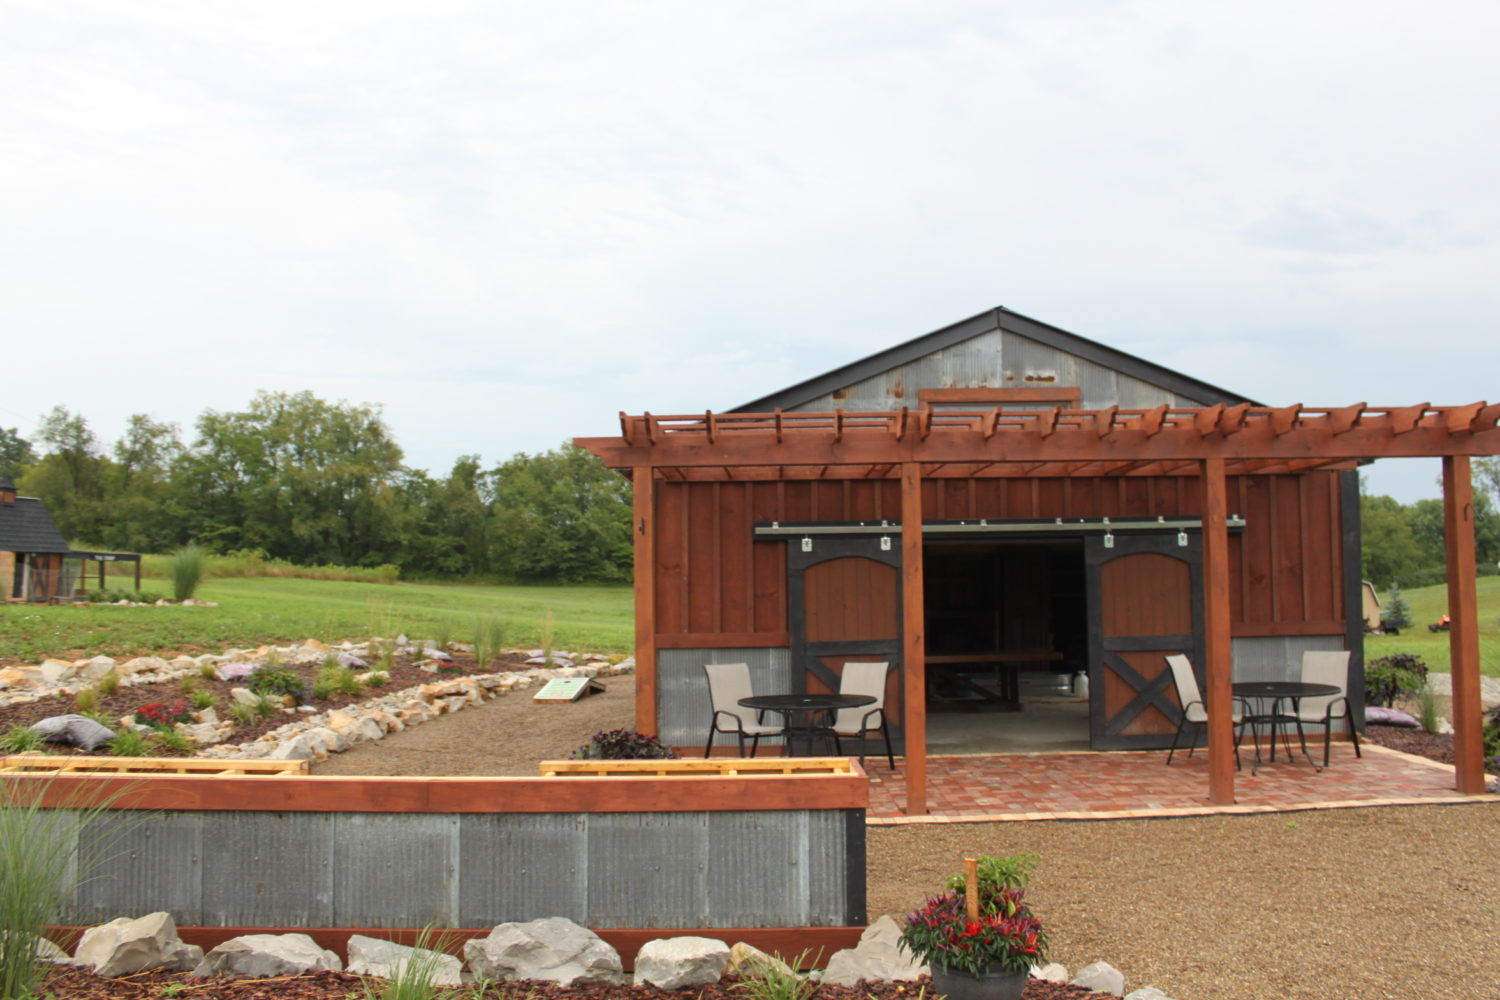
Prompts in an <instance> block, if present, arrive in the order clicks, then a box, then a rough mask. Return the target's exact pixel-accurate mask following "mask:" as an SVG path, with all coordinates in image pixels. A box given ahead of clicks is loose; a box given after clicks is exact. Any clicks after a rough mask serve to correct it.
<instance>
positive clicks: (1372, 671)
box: [1365, 653, 1427, 708]
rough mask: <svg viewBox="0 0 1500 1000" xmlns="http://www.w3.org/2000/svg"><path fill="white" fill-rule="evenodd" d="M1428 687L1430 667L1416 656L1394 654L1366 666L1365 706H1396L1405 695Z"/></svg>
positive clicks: (1372, 661) (1411, 654)
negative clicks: (1423, 686)
mask: <svg viewBox="0 0 1500 1000" xmlns="http://www.w3.org/2000/svg"><path fill="white" fill-rule="evenodd" d="M1425 683H1427V664H1426V663H1424V662H1423V661H1422V658H1421V657H1420V656H1417V655H1416V654H1414V653H1393V654H1391V655H1390V656H1382V657H1381V658H1380V659H1378V660H1371V661H1370V662H1369V663H1366V664H1365V704H1366V705H1384V706H1386V707H1387V708H1389V707H1390V706H1392V705H1394V704H1395V703H1396V699H1397V698H1398V697H1400V696H1401V695H1410V694H1415V693H1417V692H1418V691H1420V690H1421V689H1422V685H1423V684H1425Z"/></svg>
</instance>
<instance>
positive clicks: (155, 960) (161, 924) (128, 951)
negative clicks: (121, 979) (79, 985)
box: [73, 912, 203, 979]
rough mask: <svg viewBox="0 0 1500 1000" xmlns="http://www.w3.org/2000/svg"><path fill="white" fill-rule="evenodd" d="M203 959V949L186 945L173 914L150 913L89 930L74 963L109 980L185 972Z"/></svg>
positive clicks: (123, 918) (85, 933)
mask: <svg viewBox="0 0 1500 1000" xmlns="http://www.w3.org/2000/svg"><path fill="white" fill-rule="evenodd" d="M202 959H203V949H202V948H199V947H198V946H197V945H191V944H183V943H182V942H181V941H180V940H178V938H177V925H176V924H174V923H173V922H172V917H171V914H168V913H165V912H158V913H150V914H147V915H146V916H144V917H137V918H136V919H134V920H132V919H131V918H129V917H118V918H116V919H114V920H111V921H110V922H109V923H107V924H101V925H99V926H98V927H90V928H89V929H88V930H86V931H84V932H83V937H82V938H80V939H79V941H78V950H77V951H75V952H74V953H73V961H74V962H75V963H76V964H78V965H83V966H87V967H88V968H90V969H93V970H94V972H95V973H96V974H97V975H100V976H105V977H107V978H111V979H112V978H115V977H116V976H128V975H130V974H131V973H133V972H141V971H143V970H145V969H169V970H172V971H175V972H185V971H187V970H188V969H191V968H193V967H195V966H196V965H197V964H198V963H199V962H200V961H202Z"/></svg>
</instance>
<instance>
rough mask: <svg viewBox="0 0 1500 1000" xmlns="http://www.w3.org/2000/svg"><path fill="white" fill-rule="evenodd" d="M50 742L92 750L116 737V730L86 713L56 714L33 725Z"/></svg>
mask: <svg viewBox="0 0 1500 1000" xmlns="http://www.w3.org/2000/svg"><path fill="white" fill-rule="evenodd" d="M31 731H32V732H34V733H41V734H42V738H43V739H45V740H46V741H47V742H48V743H64V744H66V745H68V746H70V747H78V748H79V749H80V750H92V749H94V748H95V747H96V746H98V745H99V744H101V743H108V742H109V741H110V740H112V739H114V738H115V734H114V731H113V730H111V729H110V728H109V727H108V726H101V725H100V724H99V723H97V722H95V721H94V720H93V719H90V718H89V717H88V716H86V715H54V716H52V717H51V718H50V719H43V720H42V721H40V722H37V723H34V724H33V725H32V726H31Z"/></svg>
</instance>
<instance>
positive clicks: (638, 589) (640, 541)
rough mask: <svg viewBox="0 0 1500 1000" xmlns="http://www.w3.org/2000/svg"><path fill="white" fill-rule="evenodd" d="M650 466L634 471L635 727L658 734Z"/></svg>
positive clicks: (653, 513) (653, 500) (653, 510)
mask: <svg viewBox="0 0 1500 1000" xmlns="http://www.w3.org/2000/svg"><path fill="white" fill-rule="evenodd" d="M653 471H654V470H653V469H652V468H651V466H649V465H637V466H636V467H635V468H634V469H633V470H631V476H630V484H631V495H632V497H633V506H634V516H633V517H632V518H631V528H632V534H633V535H634V536H635V550H634V554H635V567H634V568H635V573H634V576H635V729H636V732H638V733H643V734H645V735H646V736H655V735H656V497H655V488H654V487H655V482H656V480H655V478H654V476H653Z"/></svg>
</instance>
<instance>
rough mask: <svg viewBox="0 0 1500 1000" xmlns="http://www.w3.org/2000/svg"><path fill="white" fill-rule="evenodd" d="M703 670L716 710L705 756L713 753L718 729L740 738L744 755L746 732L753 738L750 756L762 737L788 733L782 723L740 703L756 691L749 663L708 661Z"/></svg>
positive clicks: (704, 751) (709, 729) (741, 753)
mask: <svg viewBox="0 0 1500 1000" xmlns="http://www.w3.org/2000/svg"><path fill="white" fill-rule="evenodd" d="M703 671H704V673H706V674H707V675H708V697H709V701H710V702H712V705H713V712H714V717H713V721H712V722H711V723H710V724H709V727H708V742H707V743H706V744H705V745H704V747H703V756H705V757H708V756H710V755H711V754H712V753H713V748H714V734H715V733H733V734H734V735H735V736H736V737H737V738H738V739H739V742H740V756H741V757H743V756H745V737H746V736H748V737H750V739H751V743H750V756H752V757H754V756H755V751H756V749H757V748H758V747H759V746H760V741H761V737H770V736H781V735H784V734H785V732H786V730H785V729H784V728H783V727H781V726H768V725H766V724H765V723H764V722H762V721H761V719H760V715H761V713H757V712H755V711H754V710H752V709H748V708H745V707H744V706H743V705H741V704H740V699H741V698H749V697H751V696H752V695H753V694H754V691H752V690H751V688H750V665H749V664H748V663H706V664H704V666H703Z"/></svg>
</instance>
